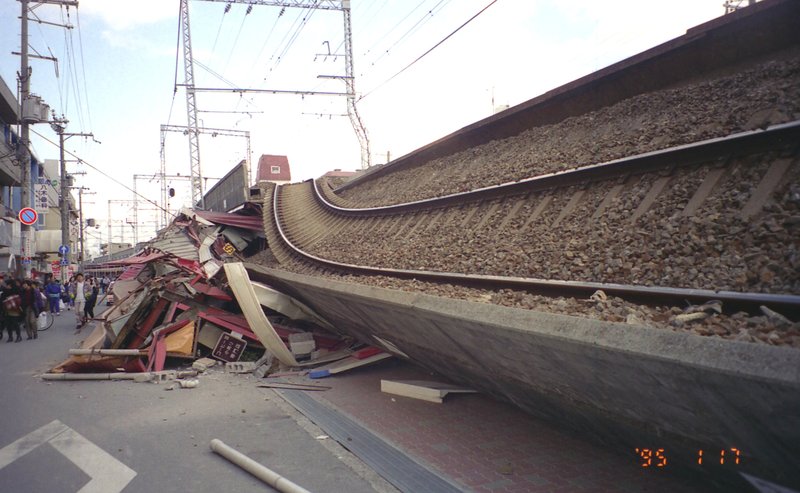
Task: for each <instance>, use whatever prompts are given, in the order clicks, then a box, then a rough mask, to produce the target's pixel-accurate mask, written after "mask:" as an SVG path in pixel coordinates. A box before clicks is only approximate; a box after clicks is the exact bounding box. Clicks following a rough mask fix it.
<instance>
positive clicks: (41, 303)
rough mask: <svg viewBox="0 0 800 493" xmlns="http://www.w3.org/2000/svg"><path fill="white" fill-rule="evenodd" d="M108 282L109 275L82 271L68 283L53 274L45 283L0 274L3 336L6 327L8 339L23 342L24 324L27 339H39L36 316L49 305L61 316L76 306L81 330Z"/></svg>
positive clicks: (77, 321) (51, 309)
mask: <svg viewBox="0 0 800 493" xmlns="http://www.w3.org/2000/svg"><path fill="white" fill-rule="evenodd" d="M104 281H106V282H104ZM109 284H110V281H108V280H107V278H102V279H100V280H98V279H95V278H94V277H91V276H89V277H87V278H84V275H83V274H77V275H75V276H73V277H71V278H70V279H69V281H68V282H67V283H66V284H62V283H61V281H60V280H58V279H55V278H54V277H53V276H50V278H49V279H48V280H47V281H46V282H45V284H44V285H41V284H40V283H39V281H37V280H32V279H24V280H23V279H14V278H4V277H3V276H2V275H0V338H2V331H3V330H5V331H7V332H8V339H7V340H6V342H20V341H22V330H21V327H22V326H25V332H26V333H27V336H28V340H31V339H37V338H38V336H39V335H38V328H37V327H38V326H37V318H38V317H39V314H40V313H42V312H43V311H44V310H46V309H48V308H49V310H50V313H52V314H53V316H58V315H61V310H62V308H66V309H67V310H72V309H73V308H74V309H75V316H76V330H78V331H79V330H80V329H81V327H83V325H84V324H86V322H87V321H88V320H89V319H92V318H94V307H95V304H96V303H97V298H98V296H99V294H100V291H101V289H102V291H103V292H105V290H106V289H107V288H108V285H109ZM15 336H16V337H15Z"/></svg>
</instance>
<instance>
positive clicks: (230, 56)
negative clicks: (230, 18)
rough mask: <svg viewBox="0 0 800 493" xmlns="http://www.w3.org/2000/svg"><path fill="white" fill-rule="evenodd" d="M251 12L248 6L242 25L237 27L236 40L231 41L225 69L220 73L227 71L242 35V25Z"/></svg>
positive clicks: (251, 8)
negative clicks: (231, 44)
mask: <svg viewBox="0 0 800 493" xmlns="http://www.w3.org/2000/svg"><path fill="white" fill-rule="evenodd" d="M252 11H253V6H252V5H248V6H247V10H246V11H245V14H244V17H242V23H241V24H240V25H239V31H238V32H237V33H236V38H235V39H234V40H233V46H231V52H230V53H229V54H228V59H227V61H226V62H225V68H223V69H222V72H227V71H228V65H230V63H231V60H232V59H233V52H234V51H236V45H237V44H239V37H240V36H241V35H242V29H244V23H245V21H246V20H247V16H249V15H250V12H252Z"/></svg>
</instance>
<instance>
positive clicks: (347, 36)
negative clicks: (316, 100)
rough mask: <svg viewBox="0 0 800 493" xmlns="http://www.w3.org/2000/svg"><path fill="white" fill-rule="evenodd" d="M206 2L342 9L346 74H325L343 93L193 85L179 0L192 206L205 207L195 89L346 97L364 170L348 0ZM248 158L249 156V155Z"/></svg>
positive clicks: (367, 157) (184, 1)
mask: <svg viewBox="0 0 800 493" xmlns="http://www.w3.org/2000/svg"><path fill="white" fill-rule="evenodd" d="M198 1H205V2H216V3H224V4H227V5H229V4H233V3H240V4H246V5H248V6H253V5H264V6H270V7H281V8H285V7H290V8H307V9H317V10H338V11H341V12H342V16H343V20H344V47H345V53H344V62H345V74H344V76H328V77H329V78H336V79H343V80H344V82H345V92H343V93H341V92H330V91H327V92H326V91H303V90H281V89H251V88H200V87H195V84H194V63H193V60H192V36H191V31H190V28H189V0H181V3H180V7H181V13H180V20H181V33H182V36H183V65H184V71H185V82H184V84H183V85H184V86H185V88H186V112H187V135H188V137H189V159H190V163H191V178H192V201H193V202H194V204H195V205H197V204H200V207H201V208H205V204H203V183H202V174H201V170H200V145H199V140H198V135H199V134H200V133H201V132H202V129H199V128H198V127H197V104H196V101H195V95H196V94H197V93H198V92H232V93H239V94H244V93H246V92H248V93H265V94H299V95H303V96H307V95H319V96H345V97H346V98H347V115H348V116H349V117H350V122H351V124H352V126H353V130H354V131H355V133H356V138H357V139H358V143H359V146H360V148H361V168H362V169H367V168H369V167H370V165H371V154H370V150H369V136H368V135H367V129H366V127H365V126H364V123H363V121H362V120H361V117H360V116H359V114H358V109H357V108H356V88H355V76H354V70H353V40H352V28H351V19H350V0H198ZM162 146H163V133H162ZM248 158H249V156H248Z"/></svg>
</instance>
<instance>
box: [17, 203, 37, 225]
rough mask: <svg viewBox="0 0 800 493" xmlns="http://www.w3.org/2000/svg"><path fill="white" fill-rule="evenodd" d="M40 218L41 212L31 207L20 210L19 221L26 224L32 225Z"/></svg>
mask: <svg viewBox="0 0 800 493" xmlns="http://www.w3.org/2000/svg"><path fill="white" fill-rule="evenodd" d="M38 220H39V213H38V212H36V210H34V209H31V208H30V207H23V208H22V209H21V210H20V211H19V222H21V223H22V224H24V225H25V226H31V225H33V224H35V223H36V221H38Z"/></svg>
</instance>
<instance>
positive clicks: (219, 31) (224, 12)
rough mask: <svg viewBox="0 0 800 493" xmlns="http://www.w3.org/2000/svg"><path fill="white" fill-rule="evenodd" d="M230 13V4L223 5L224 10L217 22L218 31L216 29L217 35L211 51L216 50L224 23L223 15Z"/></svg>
mask: <svg viewBox="0 0 800 493" xmlns="http://www.w3.org/2000/svg"><path fill="white" fill-rule="evenodd" d="M230 11H231V4H229V3H228V4H225V10H223V11H222V18H221V19H220V21H219V29H217V35H216V36H215V37H214V45H213V46H212V47H211V51H212V52H213V51H214V50H216V49H217V41H218V40H219V33H221V32H222V24H224V23H225V14H227V13H228V12H230Z"/></svg>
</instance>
